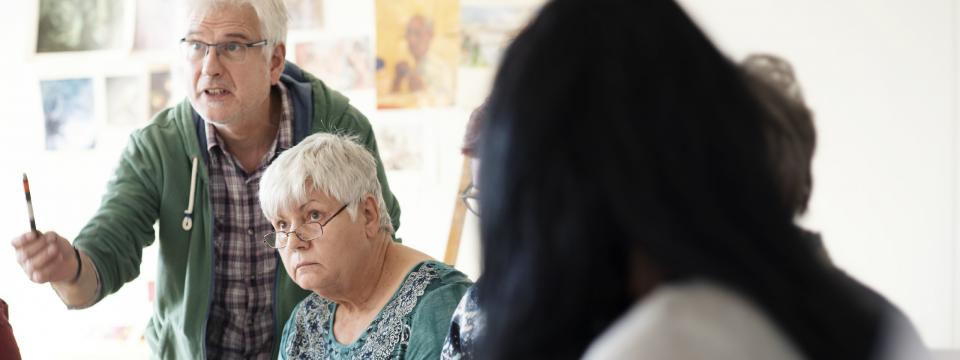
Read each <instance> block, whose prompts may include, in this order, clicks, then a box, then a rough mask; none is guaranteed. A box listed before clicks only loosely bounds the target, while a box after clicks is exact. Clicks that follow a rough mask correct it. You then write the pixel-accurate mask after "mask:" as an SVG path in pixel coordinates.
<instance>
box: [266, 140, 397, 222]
mask: <svg viewBox="0 0 960 360" xmlns="http://www.w3.org/2000/svg"><path fill="white" fill-rule="evenodd" d="M313 190H319V191H323V192H325V193H326V194H327V195H329V196H330V197H332V198H334V199H336V200H337V201H339V202H340V203H341V204H350V205H349V206H347V212H348V213H349V214H350V219H351V220H356V218H357V206H358V204H359V203H360V202H362V201H363V200H364V198H366V197H367V196H373V198H374V199H375V200H376V202H377V206H378V208H379V211H380V229H381V230H383V231H384V232H386V233H387V234H393V225H392V223H391V222H390V213H388V212H387V207H386V205H385V204H384V202H383V193H382V192H381V189H380V181H379V180H377V162H376V160H374V158H373V155H371V154H370V152H369V151H367V149H366V148H365V147H363V146H362V145H360V144H358V143H357V142H356V139H355V138H353V137H346V136H342V135H333V134H324V133H319V134H314V135H311V136H308V137H307V138H306V139H303V141H301V142H300V144H297V145H296V146H294V147H292V148H290V149H289V150H286V151H284V152H283V153H282V154H280V156H278V157H277V159H276V160H274V161H273V163H272V164H270V166H269V167H268V168H267V170H266V171H265V172H264V173H263V177H261V178H260V208H261V209H263V214H264V215H265V216H266V217H267V219H270V220H271V221H273V220H276V219H277V218H278V217H279V216H278V213H279V212H280V210H288V211H290V210H294V209H297V208H298V207H300V205H301V204H304V203H306V202H307V201H309V196H308V194H309V193H310V192H311V191H313Z"/></svg>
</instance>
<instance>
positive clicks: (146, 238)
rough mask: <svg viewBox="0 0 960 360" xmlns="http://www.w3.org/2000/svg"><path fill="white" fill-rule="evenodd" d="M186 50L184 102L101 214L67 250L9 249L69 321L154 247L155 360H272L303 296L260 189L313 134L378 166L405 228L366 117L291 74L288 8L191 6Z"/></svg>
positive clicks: (129, 162) (126, 158)
mask: <svg viewBox="0 0 960 360" xmlns="http://www.w3.org/2000/svg"><path fill="white" fill-rule="evenodd" d="M190 4H191V6H190V9H189V11H188V14H189V18H188V20H189V21H188V22H187V23H188V28H187V31H186V32H184V37H183V39H182V40H181V41H180V43H181V46H182V50H183V57H182V61H183V62H184V64H183V65H184V66H183V68H184V69H185V70H186V75H188V76H187V78H188V79H189V80H190V81H189V82H188V83H189V89H187V94H188V99H187V101H183V102H181V103H180V104H179V105H176V106H174V107H172V108H169V109H166V110H164V111H162V112H161V113H159V114H158V115H157V116H156V118H155V119H154V121H153V122H152V123H151V124H150V125H148V126H146V127H144V128H143V129H140V130H138V131H137V132H135V133H134V134H133V135H132V136H131V138H130V142H129V144H128V146H127V149H126V150H125V151H124V153H123V156H122V158H121V161H120V164H119V165H118V167H117V170H116V174H115V176H114V178H113V179H112V180H111V182H110V184H109V187H108V190H107V193H106V195H105V196H104V198H103V202H102V205H101V207H100V209H99V210H98V211H97V213H96V215H95V216H94V217H93V219H92V220H90V222H89V223H88V224H87V226H86V227H84V229H83V230H82V231H81V232H80V234H79V235H78V236H77V238H76V240H75V241H74V243H73V245H72V246H71V244H70V243H69V242H68V241H67V240H66V239H64V238H62V237H60V236H59V235H57V234H56V233H54V232H47V233H45V234H43V235H38V234H35V233H26V234H23V235H21V236H19V237H17V238H15V239H14V240H13V245H14V247H15V248H16V251H17V256H18V261H19V263H20V265H21V266H22V267H23V269H24V271H25V272H26V273H27V275H28V276H29V277H30V279H31V280H32V281H34V282H37V283H47V282H49V283H51V284H52V285H53V288H54V289H55V290H56V292H57V294H58V295H59V296H60V297H61V298H62V300H63V301H64V303H65V304H67V306H68V307H70V308H85V307H89V306H91V305H93V304H95V303H96V302H98V301H99V300H100V299H102V298H103V297H104V296H106V295H108V294H111V293H113V292H115V291H117V290H118V289H119V288H120V287H121V286H122V285H123V284H124V283H125V282H128V281H130V280H133V279H134V278H135V277H137V275H138V274H139V267H140V260H141V249H142V248H143V247H145V246H148V245H150V244H152V243H153V241H154V239H155V238H157V237H156V236H155V234H154V224H155V223H157V222H158V221H159V232H160V233H159V240H160V241H159V242H160V250H159V253H160V255H159V256H160V257H159V270H158V274H159V275H158V280H157V304H156V307H155V309H156V312H155V314H154V315H153V318H152V319H151V322H150V324H149V326H148V328H147V338H148V339H149V342H150V344H151V347H152V349H153V351H154V353H155V356H157V357H161V358H171V359H172V358H177V359H197V358H202V357H205V356H206V357H209V358H244V359H250V358H256V359H265V358H270V359H275V358H276V357H277V348H278V344H279V333H280V329H281V328H282V326H283V324H284V322H285V321H286V320H287V317H288V316H289V314H290V312H291V310H292V309H293V307H294V306H295V305H296V304H297V303H299V302H300V300H302V299H303V298H304V296H306V294H307V293H308V292H306V291H304V290H302V289H300V288H299V287H298V286H297V285H296V284H294V283H293V282H292V281H291V280H290V278H289V277H288V276H287V274H286V272H284V271H283V269H282V268H280V266H279V258H278V257H277V255H276V253H275V252H274V251H273V250H272V249H270V248H267V247H265V246H263V244H262V242H261V241H260V240H261V236H262V235H263V234H264V233H266V232H268V231H271V230H272V227H271V225H270V223H269V222H268V221H267V219H266V218H265V217H264V216H263V214H262V212H261V209H260V207H259V199H258V190H259V180H260V177H261V176H262V174H263V171H264V170H265V169H266V167H267V166H268V165H269V164H270V163H271V161H273V159H274V158H276V157H277V156H278V154H280V153H281V152H282V151H283V150H285V149H288V148H291V147H292V146H293V145H295V144H296V143H298V142H299V141H300V140H302V139H303V138H305V137H306V136H307V135H309V134H312V133H318V132H324V133H341V134H350V135H352V136H356V138H357V139H358V140H359V141H360V142H361V143H362V144H363V146H364V147H365V148H366V149H367V150H368V151H370V152H371V153H372V154H373V156H374V158H375V159H376V164H377V165H376V169H377V170H376V171H377V177H378V179H379V181H380V183H381V184H383V186H382V196H383V199H384V204H385V208H386V211H387V212H388V213H389V214H390V218H391V219H393V223H392V227H393V228H397V227H398V226H399V221H398V219H399V218H400V209H399V206H398V205H397V201H396V199H395V198H394V196H393V194H392V193H391V192H390V190H389V187H388V185H387V182H386V178H385V177H384V173H383V166H382V165H381V164H380V160H379V156H378V155H377V147H376V141H375V140H374V136H373V131H372V130H371V127H370V124H369V122H368V121H367V119H366V118H364V116H363V115H362V114H360V112H359V111H357V110H356V109H354V108H353V107H351V106H350V105H349V104H348V100H347V99H346V98H345V97H344V96H342V95H341V94H339V93H337V92H336V91H333V90H331V89H329V88H327V87H326V86H325V85H324V84H323V83H322V82H321V81H320V80H318V79H316V78H314V77H313V76H311V75H310V74H308V73H306V72H304V71H302V70H300V69H299V68H297V67H296V66H294V65H293V64H289V63H285V61H284V56H285V52H286V46H285V44H284V39H285V37H286V23H287V14H286V8H285V6H284V3H283V1H282V0H197V1H191V2H190Z"/></svg>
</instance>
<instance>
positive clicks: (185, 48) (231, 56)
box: [180, 38, 267, 62]
mask: <svg viewBox="0 0 960 360" xmlns="http://www.w3.org/2000/svg"><path fill="white" fill-rule="evenodd" d="M264 45H267V40H260V41H257V42H252V43H242V42H237V41H227V42H222V43H215V44H207V43H205V42H203V41H197V40H187V38H183V39H180V49H181V51H182V52H183V56H184V57H185V58H186V59H187V60H188V61H198V60H200V59H203V58H204V57H206V56H207V53H209V52H210V48H215V49H217V56H220V57H222V58H223V59H225V60H229V61H233V62H242V61H243V59H244V58H245V57H246V56H247V49H248V48H255V47H261V46H264Z"/></svg>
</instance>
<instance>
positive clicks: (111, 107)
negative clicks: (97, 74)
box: [106, 76, 152, 127]
mask: <svg viewBox="0 0 960 360" xmlns="http://www.w3.org/2000/svg"><path fill="white" fill-rule="evenodd" d="M106 87H107V99H106V100H107V125H109V126H114V127H138V126H141V125H143V124H146V123H147V121H148V120H149V118H150V116H151V115H152V114H147V111H149V102H148V100H147V99H148V98H147V89H148V86H147V79H146V78H144V77H141V76H118V77H111V78H107V79H106Z"/></svg>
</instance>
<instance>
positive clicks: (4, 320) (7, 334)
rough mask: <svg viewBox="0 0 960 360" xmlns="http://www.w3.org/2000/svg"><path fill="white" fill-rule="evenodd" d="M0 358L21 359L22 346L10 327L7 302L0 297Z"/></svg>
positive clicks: (8, 359) (7, 359) (6, 359)
mask: <svg viewBox="0 0 960 360" xmlns="http://www.w3.org/2000/svg"><path fill="white" fill-rule="evenodd" d="M0 359H4V360H20V348H19V347H18V346H17V339H16V338H15V337H14V336H13V328H12V327H10V313H9V312H8V311H7V303H6V302H4V301H3V299H0Z"/></svg>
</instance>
